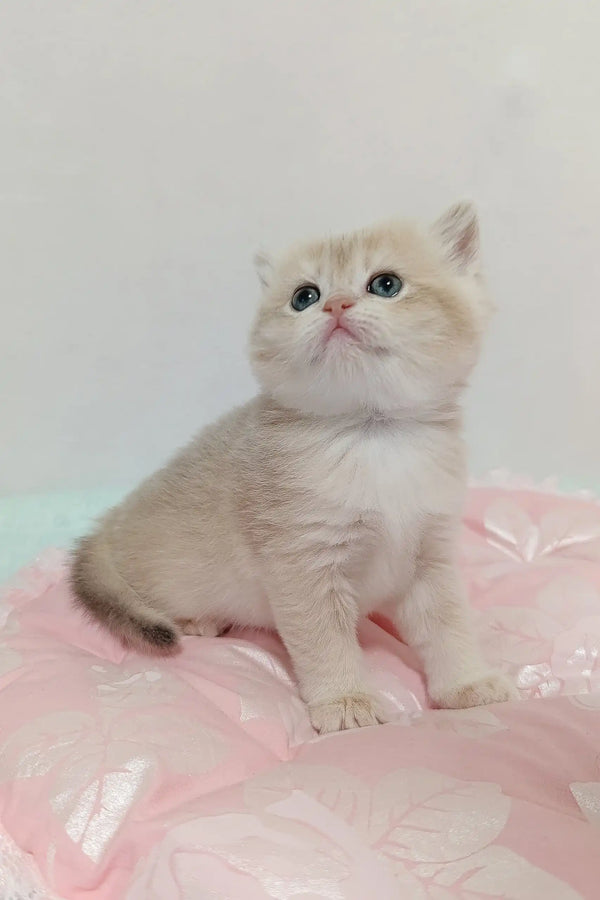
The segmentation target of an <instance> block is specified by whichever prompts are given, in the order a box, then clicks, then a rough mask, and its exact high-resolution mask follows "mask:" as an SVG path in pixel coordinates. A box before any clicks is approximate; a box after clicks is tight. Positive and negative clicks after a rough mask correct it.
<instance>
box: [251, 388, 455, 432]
mask: <svg viewBox="0 0 600 900" xmlns="http://www.w3.org/2000/svg"><path fill="white" fill-rule="evenodd" d="M260 401H261V406H262V408H263V410H264V411H265V412H266V413H268V414H269V416H272V417H273V418H274V419H275V420H279V421H281V422H282V423H283V422H287V423H290V424H291V423H292V422H294V423H297V424H301V423H304V424H306V425H312V426H314V425H327V426H328V427H331V426H338V427H339V428H340V429H357V430H361V431H371V430H373V429H377V428H399V429H402V428H415V427H419V426H432V427H436V426H437V427H448V428H451V429H454V430H460V428H461V427H462V409H461V407H460V405H459V403H458V402H457V401H456V400H446V401H444V402H441V403H439V404H437V405H435V406H431V407H423V408H419V409H408V408H400V409H396V410H379V409H368V408H366V407H364V408H362V409H358V410H356V411H355V412H351V413H342V414H338V415H322V414H319V413H313V412H307V411H302V410H297V409H292V408H290V407H287V406H283V405H282V404H281V403H280V402H279V401H278V400H275V398H274V397H272V396H271V395H269V394H262V395H261V397H260Z"/></svg>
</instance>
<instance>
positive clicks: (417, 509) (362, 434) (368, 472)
mask: <svg viewBox="0 0 600 900" xmlns="http://www.w3.org/2000/svg"><path fill="white" fill-rule="evenodd" d="M459 451H460V445H458V444H457V439H456V437H455V435H453V434H451V433H449V432H446V431H444V430H440V429H439V428H431V427H427V426H419V427H412V428H405V429H402V428H400V427H397V428H393V427H375V428H371V429H369V428H367V429H363V430H360V429H356V430H348V432H346V433H344V432H342V433H340V434H337V435H332V436H330V437H329V440H327V441H326V442H325V443H324V445H323V447H322V451H321V453H320V454H319V453H315V454H314V455H313V457H312V463H313V465H312V467H311V472H310V476H311V481H312V489H313V490H315V491H316V492H317V493H318V494H319V495H320V497H321V498H322V500H323V502H324V503H325V505H326V506H328V507H332V508H334V509H336V510H337V511H339V512H340V513H342V511H345V512H346V513H347V514H349V515H350V516H356V515H357V514H358V515H361V514H365V513H371V514H373V513H374V514H377V515H378V516H380V517H381V519H382V522H383V523H385V526H386V527H387V528H388V529H389V530H391V531H394V532H395V531H397V530H398V529H400V530H404V529H407V528H410V527H411V524H412V523H413V522H414V521H415V520H420V519H422V518H423V517H424V516H430V515H443V514H451V513H453V512H454V511H455V510H456V509H457V505H458V504H459V503H460V499H461V486H462V465H461V460H460V452H459ZM307 474H308V473H307Z"/></svg>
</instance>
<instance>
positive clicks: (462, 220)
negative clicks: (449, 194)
mask: <svg viewBox="0 0 600 900" xmlns="http://www.w3.org/2000/svg"><path fill="white" fill-rule="evenodd" d="M432 231H433V234H434V235H435V237H436V238H437V240H438V242H439V243H440V244H441V246H442V250H443V251H444V255H445V256H446V259H447V260H448V262H450V263H451V264H452V265H453V266H454V268H456V269H457V270H458V271H459V272H461V273H464V274H466V273H467V272H468V273H469V274H476V273H477V272H478V271H479V222H478V221H477V213H476V212H475V208H474V207H473V206H472V205H471V204H470V203H456V204H455V205H454V206H451V207H450V209H448V210H447V211H446V212H445V213H444V215H443V216H441V217H440V218H439V219H438V220H437V222H436V223H435V224H434V225H433V228H432Z"/></svg>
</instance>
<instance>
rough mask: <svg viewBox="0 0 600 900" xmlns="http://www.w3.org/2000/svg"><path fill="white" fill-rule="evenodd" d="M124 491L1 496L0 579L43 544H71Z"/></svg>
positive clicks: (44, 546) (61, 545)
mask: <svg viewBox="0 0 600 900" xmlns="http://www.w3.org/2000/svg"><path fill="white" fill-rule="evenodd" d="M124 494H125V490H124V489H123V488H121V489H118V488H107V489H104V490H99V489H94V490H88V491H64V492H53V493H44V494H14V495H12V496H4V497H0V582H2V581H3V580H5V579H6V578H7V577H9V576H10V575H12V574H13V573H14V572H16V571H17V569H19V568H21V566H24V565H26V564H27V563H29V562H31V560H33V559H34V558H35V557H36V556H37V554H38V553H40V551H41V550H44V549H45V548H46V547H69V546H71V544H72V543H73V541H74V539H75V538H76V537H78V536H79V535H82V534H84V533H85V532H86V531H87V530H88V529H89V528H90V526H91V525H92V524H93V521H94V519H95V517H96V516H98V515H100V514H101V513H102V512H103V511H104V510H105V509H108V507H109V506H113V505H114V504H115V503H118V501H119V500H120V499H121V497H123V496H124Z"/></svg>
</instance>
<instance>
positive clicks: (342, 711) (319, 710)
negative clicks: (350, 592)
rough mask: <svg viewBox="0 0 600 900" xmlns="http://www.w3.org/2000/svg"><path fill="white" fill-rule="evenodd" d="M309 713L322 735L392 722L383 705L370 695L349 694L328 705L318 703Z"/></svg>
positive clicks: (312, 706)
mask: <svg viewBox="0 0 600 900" xmlns="http://www.w3.org/2000/svg"><path fill="white" fill-rule="evenodd" d="M309 712H310V720H311V722H312V724H313V728H315V729H316V730H317V731H318V732H319V733H320V734H327V733H328V732H330V731H343V730H344V729H346V728H364V727H365V726H367V725H382V724H383V723H384V722H389V721H390V717H389V716H388V715H387V714H386V712H385V711H384V710H383V708H382V706H381V704H380V703H379V702H378V701H377V700H376V699H375V698H374V697H372V696H370V694H348V695H347V696H346V697H339V698H338V699H337V700H330V701H329V702H328V703H317V704H314V705H311V706H309Z"/></svg>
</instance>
